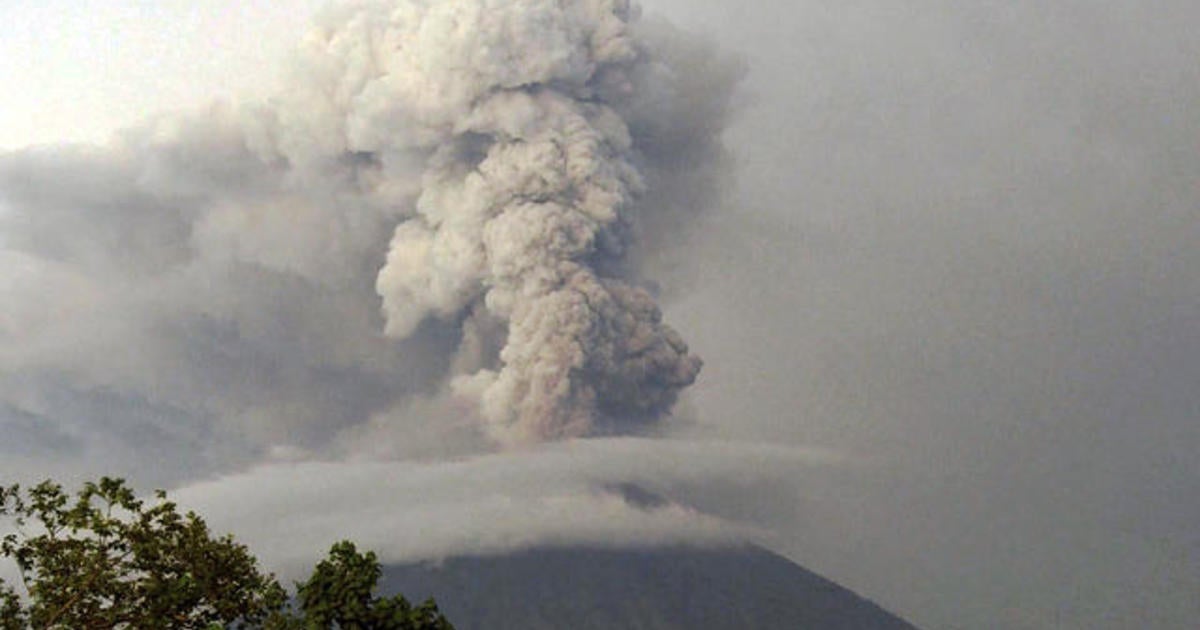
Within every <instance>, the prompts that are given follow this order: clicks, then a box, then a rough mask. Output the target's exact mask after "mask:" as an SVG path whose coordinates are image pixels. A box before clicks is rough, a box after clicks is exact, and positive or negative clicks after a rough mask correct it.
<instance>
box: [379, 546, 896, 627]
mask: <svg viewBox="0 0 1200 630" xmlns="http://www.w3.org/2000/svg"><path fill="white" fill-rule="evenodd" d="M380 585H381V592H384V593H395V592H400V593H403V594H404V595H405V596H406V597H408V598H409V599H411V600H415V601H420V600H423V599H425V598H426V597H434V598H435V599H436V600H437V602H438V605H439V606H440V607H441V609H442V611H443V612H444V613H445V614H446V616H447V617H448V618H449V619H450V620H451V622H452V623H454V625H455V627H456V628H458V629H459V630H485V629H486V630H510V629H511V630H550V629H570V630H613V629H615V628H621V629H627V630H683V629H688V630H735V629H738V630H741V629H747V628H753V629H756V630H785V629H786V630H795V629H797V628H820V629H822V630H915V626H913V625H912V624H910V623H908V622H906V621H904V620H902V619H900V618H899V617H896V616H895V615H893V614H891V613H889V612H888V611H886V610H884V609H883V608H881V607H879V606H878V605H876V604H875V603H873V602H871V601H869V600H867V599H864V598H862V597H860V596H859V595H857V594H855V593H854V592H852V591H850V590H848V589H846V588H844V587H842V586H839V585H837V584H835V583H834V582H832V581H830V580H827V579H825V578H823V577H821V576H820V575H817V574H816V573H813V572H811V571H808V570H807V569H805V568H803V567H801V566H800V565H798V564H795V563H793V562H791V561H790V560H787V559H786V558H783V557H782V556H779V555H778V554H775V553H772V552H770V551H768V550H766V549H764V548H762V547H758V546H753V545H740V546H727V547H720V548H698V547H687V546H670V547H646V548H601V547H589V546H579V547H561V548H535V549H529V550H525V551H519V552H514V553H510V554H506V555H497V556H463V557H452V558H448V559H445V560H442V561H440V562H438V563H428V562H426V563H408V564H392V565H388V566H385V567H384V575H383V578H382V580H381V583H380Z"/></svg>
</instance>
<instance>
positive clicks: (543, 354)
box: [314, 0, 701, 442]
mask: <svg viewBox="0 0 1200 630" xmlns="http://www.w3.org/2000/svg"><path fill="white" fill-rule="evenodd" d="M373 11H377V12H386V15H384V14H383V13H376V14H372V12H371V11H368V12H366V13H363V12H353V13H348V14H346V16H345V18H344V19H343V20H341V21H340V23H335V24H333V25H331V26H332V28H330V29H329V30H327V31H325V32H324V33H323V36H322V37H320V38H319V39H318V41H316V42H314V44H316V45H318V46H321V47H323V48H324V50H325V51H326V53H327V54H328V55H329V56H330V57H331V58H332V59H333V63H336V64H341V65H343V66H344V67H345V66H349V67H352V68H353V67H355V66H356V65H357V64H360V63H362V56H364V55H366V56H368V57H369V60H370V62H369V63H362V67H361V70H362V71H364V72H366V73H367V76H362V77H361V78H359V79H358V80H359V81H360V83H359V85H357V86H356V89H355V92H356V96H355V99H356V102H355V103H354V107H353V111H352V112H351V116H350V118H349V122H348V128H347V136H348V138H349V139H350V144H351V145H352V146H351V148H352V150H354V151H358V152H363V153H367V154H371V155H378V154H379V153H380V152H381V151H393V152H395V151H400V150H408V149H423V150H427V151H428V152H429V153H428V157H427V158H426V167H425V170H424V173H423V174H422V176H421V192H420V195H419V197H418V199H417V200H416V204H415V207H416V212H415V215H414V216H412V217H411V218H409V219H407V220H405V221H403V222H402V223H400V225H399V226H398V227H397V228H396V230H395V233H394V235H393V237H392V239H391V244H390V248H389V252H388V256H387V262H386V264H385V266H384V267H383V269H382V270H381V271H380V273H379V277H378V282H377V285H376V286H377V289H378V291H379V294H380V295H381V296H382V298H383V308H384V311H385V314H386V317H387V333H388V334H389V335H391V336H393V337H398V338H405V337H408V336H410V335H412V334H413V333H414V331H415V330H416V329H417V327H418V326H419V325H420V324H421V323H422V322H423V321H424V320H425V319H426V318H430V317H436V318H442V319H448V320H462V321H463V324H464V326H465V328H466V329H467V330H466V333H465V335H466V339H467V340H468V342H469V344H471V345H474V346H478V345H480V343H481V342H480V341H479V339H478V337H480V336H482V337H487V336H489V335H490V336H495V335H506V336H507V337H506V339H505V340H504V341H503V345H502V347H500V349H499V354H498V356H497V357H488V356H482V357H477V358H475V359H474V360H473V361H468V362H467V363H468V364H467V365H462V364H460V367H461V368H462V369H464V370H467V371H468V373H467V374H463V375H460V376H459V377H458V378H457V379H456V380H455V381H454V384H453V386H454V388H455V390H456V391H457V392H458V393H460V394H464V395H469V396H472V397H477V398H478V400H479V404H480V411H481V413H482V416H483V417H484V418H485V419H486V420H487V422H488V423H489V426H490V427H491V429H492V433H493V435H494V436H496V437H497V438H499V439H500V440H501V441H506V442H511V441H517V442H521V441H529V440H540V439H554V438H563V437H573V436H580V435H585V434H588V433H590V432H592V431H593V430H594V429H595V428H596V427H597V423H598V422H600V423H604V422H605V421H606V420H617V419H619V420H620V421H625V420H628V419H634V420H639V419H640V420H648V419H653V418H656V417H658V416H660V415H662V414H663V413H665V412H667V411H668V410H669V409H670V408H671V406H672V404H673V403H674V401H675V398H676V395H677V393H678V391H679V390H680V389H681V388H683V387H686V386H688V385H690V384H691V383H692V382H693V381H694V380H695V378H696V375H697V373H698V372H699V370H700V364H701V362H700V360H699V359H698V358H697V357H695V356H694V355H691V354H689V353H688V348H687V345H686V344H684V342H683V340H682V339H681V338H680V337H679V335H678V334H676V333H675V331H673V330H672V329H671V328H669V327H668V326H666V325H665V324H663V323H662V321H661V319H662V318H661V313H660V311H659V308H658V307H657V306H656V305H655V303H654V300H653V299H652V298H651V297H650V295H649V294H648V293H647V292H646V291H644V290H642V289H640V288H637V287H636V286H633V285H632V284H630V283H629V281H627V280H626V279H625V278H623V277H622V276H621V273H620V272H622V270H623V267H622V264H621V261H622V258H623V255H624V254H625V252H626V250H627V248H628V246H629V244H630V243H629V242H630V238H631V236H632V234H633V233H634V229H635V228H634V224H635V223H636V221H637V217H636V216H635V212H634V210H635V205H634V200H635V197H637V196H638V194H639V193H640V192H641V191H642V190H643V188H644V186H645V183H644V181H643V178H642V176H641V174H640V173H639V171H638V168H637V166H636V163H637V160H638V157H637V154H636V150H637V144H636V139H635V138H633V137H631V133H630V129H629V127H628V126H627V125H626V123H625V122H624V121H623V120H622V117H621V115H620V114H619V113H618V111H617V108H619V107H620V106H621V104H622V102H628V101H629V100H630V98H631V96H632V93H633V92H634V91H635V90H636V87H635V85H634V84H633V82H632V79H631V75H632V74H634V73H636V72H638V71H639V69H638V66H639V65H644V64H646V63H648V61H647V60H646V59H644V56H643V54H642V52H641V51H639V48H638V46H637V44H636V42H635V41H634V38H633V37H632V35H631V31H630V20H631V18H633V17H634V13H635V11H634V9H632V8H631V7H630V5H629V3H628V2H627V1H626V0H445V1H442V2H417V1H409V2H400V3H396V4H393V5H388V6H382V5H381V6H378V7H376V8H375V9H374V10H373ZM484 345H486V344H484ZM470 363H474V365H470Z"/></svg>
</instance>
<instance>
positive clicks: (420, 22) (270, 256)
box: [0, 0, 739, 480]
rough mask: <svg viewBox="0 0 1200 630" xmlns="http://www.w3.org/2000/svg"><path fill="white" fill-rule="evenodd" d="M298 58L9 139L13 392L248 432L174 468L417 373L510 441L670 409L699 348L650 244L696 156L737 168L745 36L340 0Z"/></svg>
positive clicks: (325, 418) (325, 435) (82, 425)
mask: <svg viewBox="0 0 1200 630" xmlns="http://www.w3.org/2000/svg"><path fill="white" fill-rule="evenodd" d="M689 46H690V47H691V48H692V49H694V50H704V51H707V52H706V55H707V56H705V55H700V56H696V55H690V54H686V55H685V54H682V53H680V52H678V51H679V50H682V49H683V48H686V47H689ZM685 58H686V59H688V60H690V61H689V62H690V63H694V62H696V60H697V59H699V60H701V61H702V62H704V63H709V64H710V65H711V68H712V71H713V72H712V78H711V79H710V80H708V84H707V85H704V86H703V89H699V87H698V86H699V85H700V83H699V82H698V81H697V79H695V77H694V76H692V75H691V74H690V73H687V72H682V70H683V69H684V68H683V66H682V65H680V67H676V65H679V64H682V63H683V62H682V61H681V60H682V59H685ZM673 64H676V65H673ZM290 72H291V74H290V75H289V76H290V80H289V81H288V82H287V85H286V87H285V88H284V89H283V91H282V92H281V93H280V94H278V95H277V97H275V98H274V99H271V100H269V101H267V102H264V103H260V104H245V105H228V104H219V103H218V104H214V105H212V106H209V107H207V108H204V109H201V110H198V111H196V112H194V113H191V114H187V115H178V116H160V117H157V118H154V119H151V120H149V121H147V122H145V123H144V124H142V125H140V126H137V127H134V128H131V129H127V130H124V131H122V132H120V133H119V134H118V135H117V136H116V137H115V138H114V139H113V141H112V142H111V143H110V144H109V145H106V146H99V147H82V146H64V147H42V148H34V149H27V150H22V151H17V152H12V153H7V154H3V155H0V200H2V203H3V205H4V206H5V207H6V208H7V211H6V212H5V213H4V214H2V215H0V233H2V234H3V241H0V251H2V252H3V256H4V257H5V259H6V260H15V261H19V263H20V265H19V266H20V269H21V271H20V272H16V273H13V274H12V275H11V276H9V277H7V278H6V280H5V281H4V284H3V286H0V291H2V292H3V295H2V296H0V305H3V306H0V336H3V338H4V339H5V341H6V343H5V344H4V345H3V347H2V348H0V368H3V370H4V373H5V374H6V376H5V377H4V378H3V379H2V380H0V402H4V403H5V404H6V405H7V407H6V408H10V409H12V410H13V413H14V414H17V415H18V416H20V417H21V418H28V417H39V418H46V419H47V422H52V423H57V424H59V425H60V427H61V431H62V432H64V435H65V436H66V437H69V438H72V439H78V440H82V441H83V442H84V443H95V441H96V439H97V437H98V436H97V434H98V433H103V432H105V431H106V429H103V428H102V427H101V426H100V425H98V424H96V423H94V422H92V421H91V420H89V418H88V413H87V412H86V409H87V408H88V406H89V403H88V402H86V401H95V400H98V399H103V400H105V401H109V402H106V403H104V404H105V405H110V406H111V407H112V411H111V415H112V416H113V417H116V416H120V415H122V414H125V415H130V416H139V417H145V418H146V422H148V423H149V424H150V425H151V426H153V427H155V430H154V431H140V432H139V434H141V435H155V436H157V438H156V439H159V440H162V441H163V444H161V445H160V446H162V447H164V448H166V447H167V445H168V444H170V445H175V446H184V447H190V442H191V441H192V440H195V439H197V437H198V436H200V435H204V436H209V437H208V438H205V441H206V442H207V443H208V445H211V444H212V443H215V442H218V441H222V440H224V441H229V442H230V443H241V444H244V445H245V446H244V447H243V448H233V449H232V452H236V453H239V454H237V455H232V454H231V452H227V451H229V449H224V450H222V451H221V452H220V453H209V454H204V451H205V450H206V449H207V448H208V445H204V446H200V448H199V449H198V453H200V454H198V455H197V457H198V458H199V459H198V460H197V461H196V462H195V463H194V465H195V466H197V467H198V468H197V469H193V470H167V471H158V477H157V478H159V479H166V480H170V479H180V478H187V477H189V476H193V475H195V474H205V472H206V471H207V472H212V471H216V470H220V469H221V468H222V467H224V466H228V465H237V464H238V462H245V461H250V460H248V459H246V458H247V457H249V458H253V457H256V455H253V453H260V454H264V453H267V452H268V451H270V450H271V449H273V448H274V449H277V450H278V449H283V450H287V449H299V451H301V452H310V451H314V450H315V451H321V450H323V449H327V448H337V449H344V448H346V447H347V445H349V444H352V443H354V439H352V437H353V436H354V435H361V434H363V433H364V432H368V433H369V430H368V428H367V427H368V426H369V425H370V423H371V422H379V421H383V419H386V418H388V417H395V415H396V414H395V413H394V412H392V411H390V410H395V409H398V408H408V407H410V406H411V401H413V400H417V398H414V396H417V397H418V398H419V399H421V400H429V401H432V402H431V403H430V404H431V407H430V408H443V407H445V406H446V405H450V406H451V407H453V408H454V409H456V410H458V411H459V412H460V416H462V417H467V418H475V419H477V420H475V422H476V423H477V424H478V426H477V427H476V428H475V429H473V431H474V432H476V433H482V434H483V435H486V436H488V437H489V439H491V440H493V441H498V442H500V443H506V444H512V443H521V442H529V441H537V440H543V439H558V438H566V437H577V436H583V435H594V434H610V433H620V432H629V431H638V430H641V428H642V427H644V426H646V425H647V424H648V423H651V422H653V421H655V420H657V419H660V418H661V417H663V416H664V415H666V414H668V413H669V412H670V410H671V407H672V406H673V404H674V402H675V400H676V397H677V395H678V393H679V391H680V390H681V389H683V388H684V387H686V386H687V385H689V384H690V383H692V381H693V380H694V379H695V378H696V375H697V373H698V371H699V369H700V360H699V359H698V358H696V357H695V356H693V355H692V354H690V353H689V351H688V348H687V345H686V344H685V343H684V341H683V340H682V339H681V337H680V336H679V335H678V334H677V333H675V332H674V331H673V330H672V329H671V328H669V327H668V326H667V325H666V324H665V323H664V322H663V321H662V315H661V311H660V309H659V307H658V306H657V304H656V303H655V301H654V299H653V297H652V295H651V293H649V292H648V291H647V290H646V288H644V287H646V286H649V285H648V284H647V283H646V281H645V280H644V279H643V278H642V274H641V273H640V272H639V267H640V266H641V262H642V261H643V260H644V258H645V255H644V252H645V251H648V250H649V249H651V248H656V247H658V246H659V245H660V244H661V243H663V242H664V241H666V240H668V238H669V234H670V233H672V232H677V233H678V232H681V231H682V230H684V229H686V224H687V223H688V222H689V221H692V220H694V217H696V216H699V215H700V214H701V213H702V212H703V211H704V209H705V208H706V207H708V206H711V205H712V203H714V200H715V199H716V195H712V194H710V193H711V192H712V191H711V190H710V189H708V188H706V185H705V184H702V183H695V185H687V184H686V182H688V181H689V178H699V179H701V180H703V179H704V177H703V176H704V175H705V174H711V173H712V172H715V171H716V170H718V169H720V168H722V167H721V165H722V164H723V162H722V160H723V152H722V149H721V147H720V141H719V132H720V129H721V128H722V126H723V122H724V120H725V119H726V118H727V116H728V112H729V102H730V96H729V95H730V93H731V92H732V87H733V84H734V83H735V82H736V81H737V79H738V76H739V74H738V72H737V64H736V63H733V62H730V61H728V60H726V59H725V58H724V57H722V56H721V55H720V54H718V53H714V52H712V51H710V50H709V49H708V47H707V46H706V45H705V44H702V43H697V42H696V41H695V40H693V39H690V38H688V37H687V36H683V35H681V34H679V33H676V32H674V31H672V30H671V29H669V28H668V27H665V26H662V25H646V24H643V23H641V22H640V18H639V11H638V9H637V8H636V7H635V6H633V5H631V4H629V3H627V2H624V1H620V0H572V1H570V2H559V1H550V0H521V1H511V2H510V1H505V2H494V1H491V0H446V1H443V2H437V3H426V2H415V1H410V0H396V1H392V2H358V3H350V4H347V5H344V6H339V7H333V8H331V9H329V10H327V11H326V12H325V13H323V14H322V15H320V16H319V17H318V19H317V21H316V24H315V26H314V28H313V30H312V31H311V32H310V33H309V35H308V36H307V37H306V38H305V40H304V42H303V44H302V45H301V46H300V49H299V52H298V54H297V55H296V57H295V58H294V59H293V60H292V64H291V66H290ZM680 153H688V154H690V155H691V156H692V158H691V161H692V165H691V167H690V168H680V164H679V160H680V158H679V155H678V154H680ZM712 179H713V180H714V181H715V179H716V178H712ZM649 184H653V185H654V186H656V187H658V189H659V190H657V191H654V190H650V189H649V188H648V185H649ZM685 190H686V191H688V192H686V193H685V192H683V191H685ZM696 195H699V196H700V197H703V198H705V200H704V201H702V202H701V201H698V200H697V199H696V198H695V196H696ZM385 335H386V337H385ZM439 399H445V401H447V402H437V401H438V400H439ZM464 405H466V406H465V407H464ZM150 409H154V410H156V411H153V412H146V410H150ZM14 417H15V416H14ZM445 417H446V416H445V414H441V415H437V414H435V418H436V419H435V420H434V421H437V420H441V419H445ZM372 419H374V420H372ZM114 422H115V420H114ZM424 433H425V434H428V435H431V436H441V437H442V438H444V439H450V437H449V436H456V437H454V438H453V439H455V440H459V441H460V442H461V443H463V444H470V445H473V446H472V448H476V447H482V446H480V439H479V438H478V436H476V437H471V436H470V435H469V433H470V432H469V431H463V430H462V429H461V427H460V423H455V424H454V426H452V427H450V428H447V429H446V430H445V431H442V430H437V429H435V430H432V431H429V430H426V431H425V432H424ZM341 434H346V436H347V437H338V436H339V435H341ZM430 439H433V440H435V441H436V439H437V438H436V437H431V438H430ZM172 448H173V447H172ZM450 450H451V451H453V450H455V449H454V448H453V447H452V448H450ZM230 458H233V459H232V460H231V459H230ZM122 459H124V458H122Z"/></svg>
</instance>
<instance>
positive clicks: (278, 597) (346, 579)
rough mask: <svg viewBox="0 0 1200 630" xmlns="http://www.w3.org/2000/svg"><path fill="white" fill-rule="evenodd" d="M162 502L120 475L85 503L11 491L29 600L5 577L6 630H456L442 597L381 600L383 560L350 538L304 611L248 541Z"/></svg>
mask: <svg viewBox="0 0 1200 630" xmlns="http://www.w3.org/2000/svg"><path fill="white" fill-rule="evenodd" d="M155 498H156V501H155V502H154V503H153V504H147V503H145V502H143V501H142V500H140V499H138V498H137V497H136V496H135V495H134V493H133V491H132V490H131V489H130V488H129V487H128V486H127V485H126V484H125V482H124V481H122V480H120V479H113V478H108V477H105V478H102V479H100V481H99V482H95V483H93V482H89V483H86V484H85V485H84V486H83V489H82V490H80V491H79V492H77V493H76V494H75V495H74V496H73V497H72V496H70V495H68V494H67V493H66V492H64V491H63V488H62V486H61V485H59V484H56V483H53V482H50V481H46V482H43V483H41V484H38V485H37V486H34V487H32V488H29V489H28V490H25V491H22V489H21V487H20V486H17V485H13V486H8V487H0V517H6V518H7V519H8V520H9V521H10V523H11V528H9V529H15V531H12V532H11V533H8V534H6V535H5V536H4V538H3V539H2V540H0V555H2V556H4V557H6V558H10V559H12V560H14V561H15V563H16V567H17V569H18V571H19V573H20V576H21V586H22V587H23V588H24V596H23V597H22V596H21V594H20V593H18V592H17V591H16V590H15V589H13V588H12V587H11V586H10V585H8V584H6V583H5V582H4V581H3V580H0V630H28V629H31V628H37V629H70V630H88V629H93V628H94V629H110V628H112V629H116V628H121V629H125V628H130V629H132V628H137V629H147V630H156V629H160V628H161V629H168V628H169V629H176V628H179V629H184V630H190V629H197V630H212V629H213V628H262V629H264V630H319V629H330V628H341V629H344V630H448V629H451V628H452V626H451V625H450V624H449V622H447V621H446V620H445V618H444V617H442V615H441V614H440V613H439V612H438V609H437V605H436V604H434V602H433V601H432V600H430V601H428V602H425V603H424V604H421V605H420V606H416V607H413V606H410V605H409V603H408V602H407V601H406V600H405V599H404V598H403V597H402V596H399V595H396V596H394V597H388V598H377V597H375V596H374V595H373V594H372V593H373V591H374V589H375V586H376V584H377V582H378V579H379V577H380V575H381V569H380V566H379V562H378V561H377V559H376V557H375V554H374V553H371V552H368V553H366V554H360V553H359V552H358V550H357V549H356V548H355V546H354V545H353V544H352V543H349V542H341V543H338V544H336V545H334V547H333V549H332V550H331V551H330V553H329V557H328V558H327V559H326V560H323V561H321V562H320V563H319V564H318V565H317V567H316V569H315V570H314V571H313V574H312V576H311V577H310V578H309V579H308V580H307V581H306V582H303V583H301V584H298V585H297V586H298V596H297V600H298V601H297V603H298V605H299V610H298V611H296V610H294V609H293V607H292V605H291V603H290V602H289V598H288V595H287V592H286V591H285V590H284V588H283V587H281V586H280V584H279V582H278V581H277V580H276V579H275V577H274V576H273V575H271V574H269V573H263V572H262V571H260V570H259V568H258V563H257V560H256V559H255V558H254V556H253V555H251V554H250V552H249V551H248V550H247V548H246V547H245V546H244V545H241V544H239V543H237V542H235V541H234V540H233V538H232V537H230V536H221V537H213V536H212V535H211V533H210V532H209V529H208V526H207V525H206V524H205V522H204V520H203V519H201V518H200V517H199V516H197V515H196V514H194V513H192V512H187V513H186V514H180V513H179V511H178V509H177V506H176V505H175V504H174V503H172V502H170V501H168V500H167V498H166V494H165V493H163V492H161V491H159V492H157V493H156V494H155Z"/></svg>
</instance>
